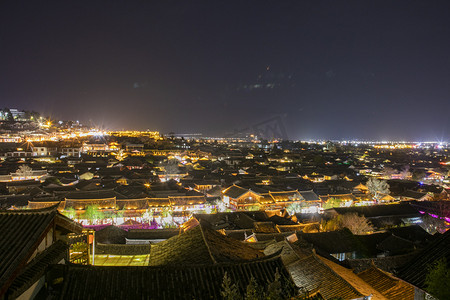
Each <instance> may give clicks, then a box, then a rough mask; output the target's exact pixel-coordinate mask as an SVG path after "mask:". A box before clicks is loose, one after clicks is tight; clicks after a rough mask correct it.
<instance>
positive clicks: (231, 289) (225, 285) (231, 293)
mask: <svg viewBox="0 0 450 300" xmlns="http://www.w3.org/2000/svg"><path fill="white" fill-rule="evenodd" d="M220 295H221V296H222V298H223V299H224V300H235V299H242V297H241V294H240V293H239V290H238V288H237V286H236V284H234V283H233V284H231V278H230V277H229V276H228V273H227V272H225V274H224V275H223V282H222V291H221V292H220Z"/></svg>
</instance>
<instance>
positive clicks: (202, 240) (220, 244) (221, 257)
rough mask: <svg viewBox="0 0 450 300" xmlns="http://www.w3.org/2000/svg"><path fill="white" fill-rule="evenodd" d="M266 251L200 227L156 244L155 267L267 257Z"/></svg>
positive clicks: (153, 246)
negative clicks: (263, 251)
mask: <svg viewBox="0 0 450 300" xmlns="http://www.w3.org/2000/svg"><path fill="white" fill-rule="evenodd" d="M263 257H264V254H263V253H262V252H260V251H258V250H255V249H253V248H251V247H249V246H247V245H245V244H244V243H242V242H240V241H237V240H235V239H232V238H230V237H227V236H225V235H222V234H220V233H218V232H216V231H214V230H212V229H208V228H204V227H202V226H196V227H194V228H192V229H190V230H187V231H186V232H184V233H181V234H180V235H178V236H174V237H172V238H170V239H168V240H166V241H163V242H160V243H157V244H155V245H152V247H151V252H150V262H149V264H150V265H151V266H159V265H177V264H190V265H193V264H214V263H220V262H238V261H241V262H242V261H246V260H253V259H258V258H263Z"/></svg>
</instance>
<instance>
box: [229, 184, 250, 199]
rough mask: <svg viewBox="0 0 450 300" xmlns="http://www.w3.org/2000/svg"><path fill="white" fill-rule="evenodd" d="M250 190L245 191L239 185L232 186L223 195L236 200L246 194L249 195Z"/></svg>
mask: <svg viewBox="0 0 450 300" xmlns="http://www.w3.org/2000/svg"><path fill="white" fill-rule="evenodd" d="M248 191H249V190H248V189H244V188H242V187H240V186H237V185H232V186H230V187H229V188H227V189H225V190H224V191H223V194H224V195H225V196H228V197H230V198H233V199H236V198H239V197H241V196H242V195H244V194H245V193H247V192H248Z"/></svg>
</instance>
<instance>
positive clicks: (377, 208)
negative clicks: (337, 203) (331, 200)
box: [333, 203, 421, 218]
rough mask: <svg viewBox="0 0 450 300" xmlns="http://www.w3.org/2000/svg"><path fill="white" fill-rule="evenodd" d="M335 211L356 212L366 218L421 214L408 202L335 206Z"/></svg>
mask: <svg viewBox="0 0 450 300" xmlns="http://www.w3.org/2000/svg"><path fill="white" fill-rule="evenodd" d="M333 209H334V210H335V211H336V212H337V213H339V214H341V215H343V214H346V213H357V214H359V215H363V216H365V217H366V218H372V217H381V216H383V217H385V216H421V215H420V213H419V212H418V211H417V210H416V209H415V208H414V207H412V206H411V205H410V204H408V203H400V204H389V205H372V206H355V207H335V208H333Z"/></svg>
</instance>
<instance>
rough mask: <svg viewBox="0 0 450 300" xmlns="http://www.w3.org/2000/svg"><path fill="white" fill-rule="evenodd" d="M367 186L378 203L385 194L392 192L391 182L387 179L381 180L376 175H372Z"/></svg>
mask: <svg viewBox="0 0 450 300" xmlns="http://www.w3.org/2000/svg"><path fill="white" fill-rule="evenodd" d="M366 186H367V188H368V189H369V192H370V194H372V196H373V198H374V199H375V201H377V203H378V202H379V201H380V199H381V197H382V195H383V194H385V195H386V194H389V193H390V191H389V184H388V183H387V182H386V180H379V179H376V178H375V177H371V178H369V180H368V181H367V184H366Z"/></svg>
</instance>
